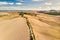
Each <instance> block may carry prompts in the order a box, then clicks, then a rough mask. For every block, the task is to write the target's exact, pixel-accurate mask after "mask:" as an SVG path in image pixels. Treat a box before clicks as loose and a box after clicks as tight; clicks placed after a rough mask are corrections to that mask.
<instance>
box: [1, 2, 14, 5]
mask: <svg viewBox="0 0 60 40" xmlns="http://www.w3.org/2000/svg"><path fill="white" fill-rule="evenodd" d="M8 4H9V5H13V4H14V3H13V2H12V3H9V2H0V5H8Z"/></svg>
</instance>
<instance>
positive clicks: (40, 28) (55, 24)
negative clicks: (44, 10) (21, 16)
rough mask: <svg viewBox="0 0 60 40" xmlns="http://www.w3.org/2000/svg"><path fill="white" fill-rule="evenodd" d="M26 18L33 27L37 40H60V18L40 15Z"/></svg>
mask: <svg viewBox="0 0 60 40" xmlns="http://www.w3.org/2000/svg"><path fill="white" fill-rule="evenodd" d="M25 17H27V19H28V20H29V22H30V24H31V26H32V29H33V32H34V35H35V39H36V40H60V16H53V15H48V14H39V15H37V16H31V15H25Z"/></svg>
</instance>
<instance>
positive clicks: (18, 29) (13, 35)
mask: <svg viewBox="0 0 60 40" xmlns="http://www.w3.org/2000/svg"><path fill="white" fill-rule="evenodd" d="M0 40H30V35H29V29H28V26H27V24H26V20H25V19H24V18H20V17H19V18H14V19H10V20H5V21H2V22H1V21H0Z"/></svg>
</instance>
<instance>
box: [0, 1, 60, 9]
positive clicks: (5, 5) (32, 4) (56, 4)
mask: <svg viewBox="0 0 60 40" xmlns="http://www.w3.org/2000/svg"><path fill="white" fill-rule="evenodd" d="M50 9H55V10H59V9H60V0H0V10H50Z"/></svg>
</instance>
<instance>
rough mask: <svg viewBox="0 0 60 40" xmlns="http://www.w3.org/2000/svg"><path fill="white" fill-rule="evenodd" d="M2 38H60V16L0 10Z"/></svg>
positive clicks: (8, 39)
mask: <svg viewBox="0 0 60 40" xmlns="http://www.w3.org/2000/svg"><path fill="white" fill-rule="evenodd" d="M1 15H2V16H1ZM0 40H60V16H59V15H57V16H56V15H48V14H37V15H36V16H34V15H27V14H24V16H22V17H21V15H19V13H18V12H12V13H11V12H5V13H4V12H0Z"/></svg>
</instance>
